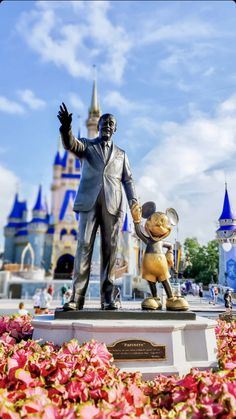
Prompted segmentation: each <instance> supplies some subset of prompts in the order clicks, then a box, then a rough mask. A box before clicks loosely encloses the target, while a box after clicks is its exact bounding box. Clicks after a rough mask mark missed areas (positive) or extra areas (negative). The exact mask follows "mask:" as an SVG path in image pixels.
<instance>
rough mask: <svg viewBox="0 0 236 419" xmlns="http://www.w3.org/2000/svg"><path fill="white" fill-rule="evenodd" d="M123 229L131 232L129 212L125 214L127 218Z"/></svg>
mask: <svg viewBox="0 0 236 419" xmlns="http://www.w3.org/2000/svg"><path fill="white" fill-rule="evenodd" d="M122 231H123V233H124V232H128V233H129V232H130V227H129V219H128V214H127V212H126V214H125V219H124V223H123V227H122Z"/></svg>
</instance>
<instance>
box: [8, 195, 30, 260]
mask: <svg viewBox="0 0 236 419" xmlns="http://www.w3.org/2000/svg"><path fill="white" fill-rule="evenodd" d="M26 220H27V205H26V201H22V202H21V201H19V199H18V194H17V193H16V195H15V199H14V204H13V207H12V210H11V212H10V215H9V217H8V223H7V225H6V226H5V228H4V236H5V246H4V261H5V262H10V263H15V262H19V257H18V251H17V248H16V247H17V244H18V243H19V245H20V246H21V245H22V246H24V245H25V243H26V242H27V239H26V236H27V234H28V233H27V229H26V226H27V221H26Z"/></svg>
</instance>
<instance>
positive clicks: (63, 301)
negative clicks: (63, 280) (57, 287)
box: [61, 284, 68, 305]
mask: <svg viewBox="0 0 236 419" xmlns="http://www.w3.org/2000/svg"><path fill="white" fill-rule="evenodd" d="M67 290H68V288H67V286H66V284H63V285H62V287H61V304H62V305H64V304H65V303H66V297H65V294H66V292H67Z"/></svg>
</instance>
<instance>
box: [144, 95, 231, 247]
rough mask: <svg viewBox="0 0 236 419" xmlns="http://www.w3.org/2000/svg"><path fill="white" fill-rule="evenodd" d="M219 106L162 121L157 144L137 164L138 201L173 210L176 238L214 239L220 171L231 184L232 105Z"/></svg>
mask: <svg viewBox="0 0 236 419" xmlns="http://www.w3.org/2000/svg"><path fill="white" fill-rule="evenodd" d="M225 103H227V101H226V102H224V104H225ZM224 104H222V105H220V106H219V107H218V109H217V110H216V113H215V116H214V117H212V118H210V117H209V116H208V117H207V116H204V115H201V114H197V115H196V116H195V117H194V116H192V117H191V118H190V119H189V120H187V121H185V122H184V123H172V122H165V123H163V124H161V125H160V126H159V131H158V133H159V135H158V134H157V136H158V137H159V138H158V142H157V143H156V145H155V146H154V147H153V148H152V150H151V151H150V152H149V153H148V154H147V155H146V156H145V157H144V158H143V159H142V161H141V162H139V167H140V171H139V174H138V179H139V180H138V183H137V190H138V193H139V195H140V197H141V200H142V202H145V201H148V200H154V201H155V202H156V204H157V208H159V209H160V210H165V209H166V208H167V207H170V206H173V207H174V208H176V210H177V211H178V212H179V215H180V227H179V234H180V236H181V239H184V238H185V237H193V236H196V237H198V238H199V240H201V241H203V242H205V241H208V240H211V239H214V238H215V230H216V221H217V219H218V217H219V216H220V213H221V209H222V204H223V194H224V181H225V171H227V173H228V178H229V179H230V183H231V184H232V187H233V185H234V184H235V182H236V170H235V168H234V167H232V165H231V163H230V162H231V159H232V158H235V156H236V107H230V112H228V113H227V112H226V110H225V106H223V105H224ZM222 162H224V163H223V167H222ZM227 167H228V168H227ZM229 191H230V189H229ZM233 192H234V189H232V194H233ZM232 202H233V197H232ZM234 202H235V204H236V196H235V198H234Z"/></svg>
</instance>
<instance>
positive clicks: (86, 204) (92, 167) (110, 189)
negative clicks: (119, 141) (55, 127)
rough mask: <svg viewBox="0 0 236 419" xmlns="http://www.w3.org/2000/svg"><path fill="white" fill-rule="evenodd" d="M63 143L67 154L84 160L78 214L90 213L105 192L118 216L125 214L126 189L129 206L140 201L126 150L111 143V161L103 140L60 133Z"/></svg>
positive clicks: (75, 203) (70, 132) (107, 204)
mask: <svg viewBox="0 0 236 419" xmlns="http://www.w3.org/2000/svg"><path fill="white" fill-rule="evenodd" d="M60 131H61V137H62V142H63V145H64V148H65V149H66V150H69V151H71V152H72V153H73V154H74V155H75V156H76V157H78V158H79V159H80V160H81V164H82V174H81V180H80V184H79V189H78V192H77V195H76V198H75V202H74V211H75V212H81V211H89V210H90V209H91V208H92V207H93V206H94V204H95V202H96V199H97V197H98V195H99V193H100V191H101V189H102V187H103V188H104V194H105V201H106V207H107V210H108V212H109V213H110V214H112V215H118V214H119V213H120V212H121V211H122V185H123V187H124V190H125V193H126V196H127V200H128V203H129V206H130V207H131V206H132V203H133V202H135V201H137V197H136V192H135V187H134V182H133V178H132V174H131V170H130V166H129V162H128V158H127V155H126V153H125V151H124V150H122V149H120V148H119V147H117V146H116V145H115V144H114V143H111V152H110V157H109V158H108V160H107V161H105V159H104V154H103V151H102V147H101V139H100V138H99V137H97V138H95V139H93V140H89V139H86V138H81V139H79V140H78V139H77V138H75V137H74V136H73V134H72V131H71V130H69V131H63V129H60Z"/></svg>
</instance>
